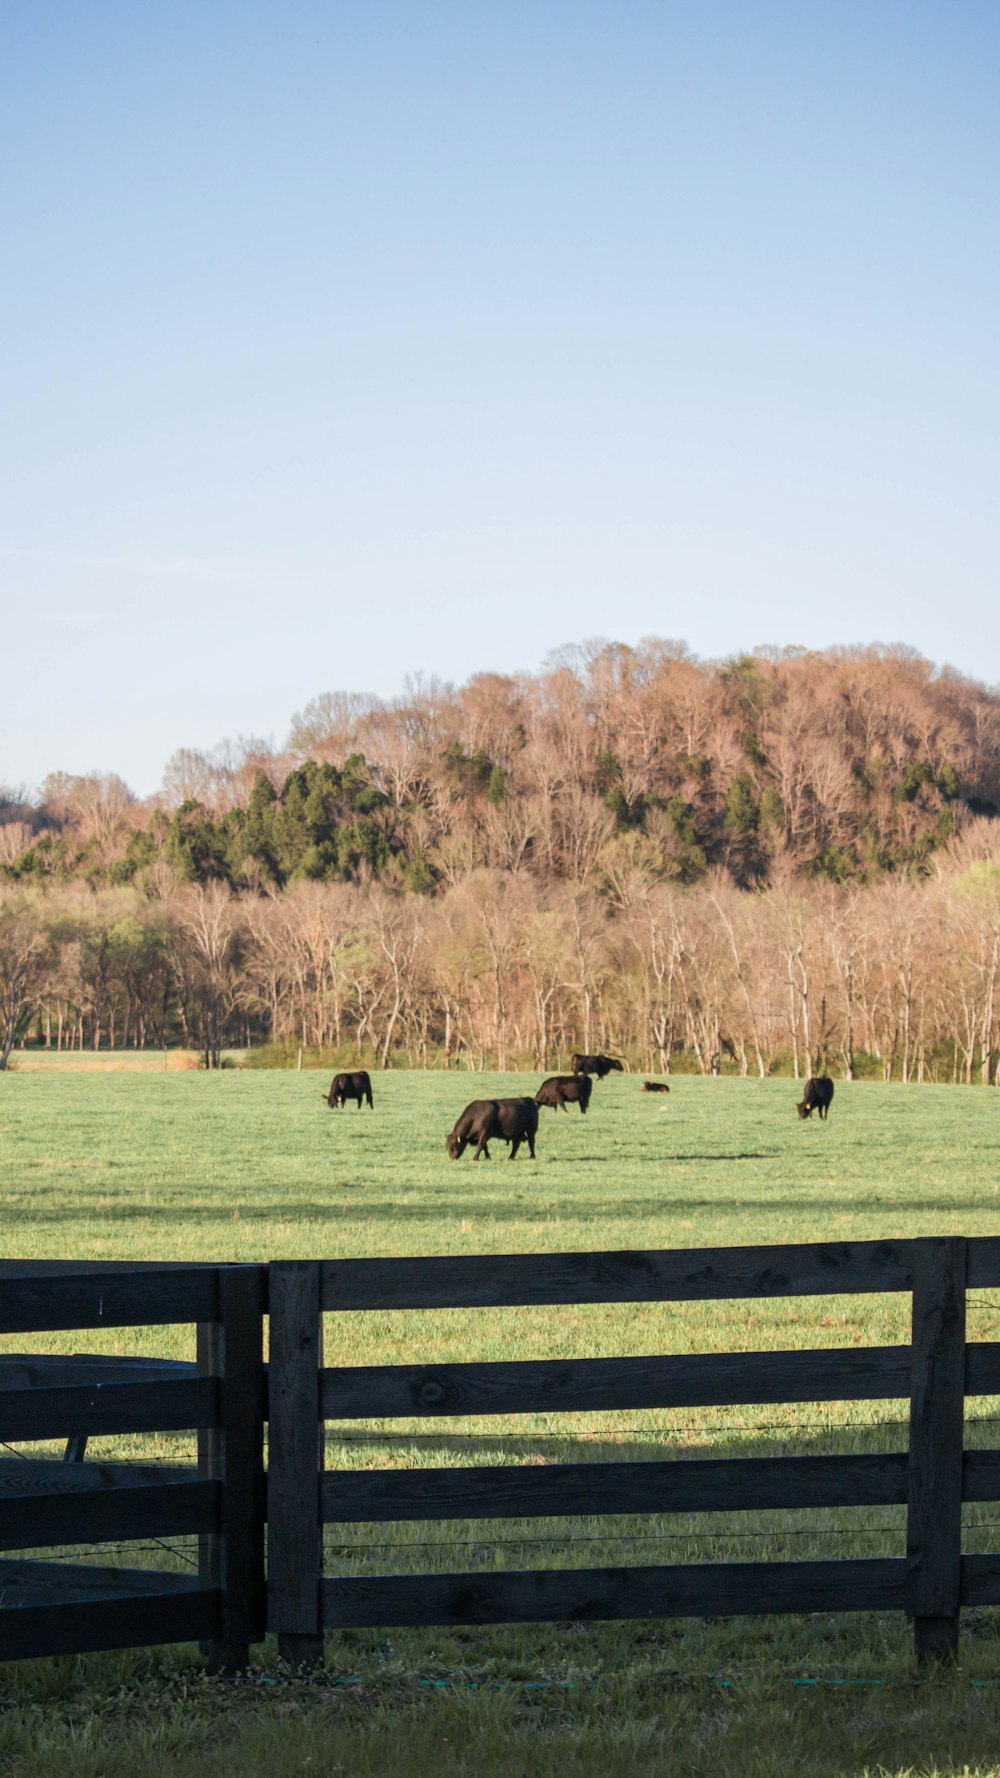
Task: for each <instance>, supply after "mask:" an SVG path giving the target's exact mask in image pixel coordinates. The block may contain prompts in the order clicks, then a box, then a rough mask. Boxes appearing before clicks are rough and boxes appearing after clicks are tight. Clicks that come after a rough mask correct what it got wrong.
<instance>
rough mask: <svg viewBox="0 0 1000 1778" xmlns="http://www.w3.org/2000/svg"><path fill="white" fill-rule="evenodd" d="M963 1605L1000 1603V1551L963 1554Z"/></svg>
mask: <svg viewBox="0 0 1000 1778" xmlns="http://www.w3.org/2000/svg"><path fill="white" fill-rule="evenodd" d="M961 1577H962V1580H961V1586H962V1604H963V1605H1000V1553H987V1554H983V1555H979V1556H963V1557H962V1562H961Z"/></svg>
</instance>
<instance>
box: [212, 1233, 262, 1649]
mask: <svg viewBox="0 0 1000 1778" xmlns="http://www.w3.org/2000/svg"><path fill="white" fill-rule="evenodd" d="M218 1276H219V1320H218V1323H208V1324H204V1331H203V1328H202V1327H199V1339H198V1358H199V1363H200V1364H203V1365H204V1368H205V1369H206V1370H210V1371H211V1372H212V1374H215V1375H217V1376H218V1377H219V1424H218V1427H217V1428H214V1429H212V1432H211V1433H210V1434H209V1436H208V1437H206V1438H205V1439H204V1441H202V1440H199V1467H201V1465H202V1462H203V1461H204V1462H205V1466H206V1467H207V1468H208V1469H209V1473H212V1474H214V1475H216V1476H218V1477H219V1479H220V1480H221V1482H222V1508H221V1522H220V1527H219V1533H218V1535H217V1536H215V1537H212V1538H206V1539H205V1540H204V1543H203V1546H202V1551H201V1561H200V1566H201V1572H202V1577H203V1579H204V1580H205V1582H206V1584H208V1585H214V1586H219V1587H221V1590H222V1613H221V1624H220V1634H219V1640H218V1642H213V1643H210V1644H209V1645H208V1647H207V1648H206V1649H205V1650H204V1652H205V1653H206V1654H207V1656H208V1664H209V1668H210V1670H211V1671H212V1672H216V1673H232V1672H238V1671H239V1669H240V1668H243V1667H246V1666H247V1665H248V1664H249V1660H250V1644H251V1643H252V1642H259V1641H260V1640H262V1638H263V1636H264V1634H265V1628H266V1615H267V1614H266V1591H265V1579H264V1401H263V1374H264V1373H263V1331H264V1286H265V1279H266V1273H265V1272H264V1268H263V1267H262V1266H234V1267H229V1266H225V1267H221V1268H220V1270H219V1274H218ZM203 1453H204V1458H203Z"/></svg>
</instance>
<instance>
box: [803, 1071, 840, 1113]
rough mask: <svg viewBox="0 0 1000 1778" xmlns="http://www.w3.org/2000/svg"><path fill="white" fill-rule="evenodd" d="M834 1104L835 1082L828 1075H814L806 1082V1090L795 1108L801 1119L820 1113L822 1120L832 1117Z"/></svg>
mask: <svg viewBox="0 0 1000 1778" xmlns="http://www.w3.org/2000/svg"><path fill="white" fill-rule="evenodd" d="M832 1102H833V1081H832V1080H831V1079H830V1076H829V1075H828V1074H814V1075H811V1076H810V1078H809V1079H808V1080H807V1081H806V1090H805V1092H804V1093H803V1095H802V1098H801V1099H800V1101H799V1103H798V1105H797V1106H796V1107H795V1109H796V1111H797V1112H798V1114H799V1116H800V1117H809V1116H811V1114H812V1113H813V1112H814V1111H818V1112H819V1115H820V1117H821V1118H827V1117H828V1116H829V1115H830V1106H831V1104H832Z"/></svg>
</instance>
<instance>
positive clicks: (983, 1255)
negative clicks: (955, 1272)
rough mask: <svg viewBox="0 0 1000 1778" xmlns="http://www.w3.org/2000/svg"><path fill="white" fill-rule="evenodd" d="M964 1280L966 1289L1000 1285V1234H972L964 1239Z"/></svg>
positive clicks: (994, 1288)
mask: <svg viewBox="0 0 1000 1778" xmlns="http://www.w3.org/2000/svg"><path fill="white" fill-rule="evenodd" d="M965 1282H966V1288H967V1289H968V1290H991V1289H992V1290H996V1289H997V1288H998V1287H1000V1235H974V1236H973V1237H972V1239H971V1240H967V1241H966V1243H965Z"/></svg>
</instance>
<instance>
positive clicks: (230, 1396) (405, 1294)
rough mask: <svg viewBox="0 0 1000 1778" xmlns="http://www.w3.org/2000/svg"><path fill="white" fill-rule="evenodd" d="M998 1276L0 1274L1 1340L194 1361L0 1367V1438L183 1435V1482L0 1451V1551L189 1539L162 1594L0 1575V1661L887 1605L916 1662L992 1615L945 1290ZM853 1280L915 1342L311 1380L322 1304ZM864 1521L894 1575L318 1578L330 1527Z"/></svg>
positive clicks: (961, 1243)
mask: <svg viewBox="0 0 1000 1778" xmlns="http://www.w3.org/2000/svg"><path fill="white" fill-rule="evenodd" d="M996 1286H1000V1239H998V1238H995V1237H989V1238H977V1239H971V1240H965V1239H962V1238H960V1237H951V1236H949V1237H927V1238H921V1239H917V1240H904V1241H890V1242H856V1243H829V1244H823V1243H812V1244H802V1245H796V1246H788V1247H757V1248H730V1249H726V1248H721V1249H713V1250H691V1251H679V1252H635V1253H628V1252H625V1253H573V1254H531V1255H503V1256H497V1257H486V1256H480V1257H474V1258H472V1259H469V1258H463V1259H461V1260H456V1259H451V1258H428V1259H397V1260H388V1259H385V1260H383V1259H374V1260H337V1261H319V1260H307V1261H275V1262H272V1263H271V1264H270V1265H267V1266H266V1265H249V1266H177V1265H173V1266H158V1267H151V1266H147V1267H142V1266H137V1265H133V1264H131V1263H130V1264H127V1265H111V1264H101V1265H100V1266H93V1267H88V1266H86V1265H84V1264H83V1263H78V1262H72V1263H68V1264H66V1265H54V1264H48V1263H47V1262H3V1263H2V1264H0V1331H2V1332H6V1333H8V1334H21V1333H27V1332H38V1331H42V1330H44V1329H50V1330H64V1329H67V1328H82V1329H87V1328H94V1327H114V1326H156V1325H175V1324H177V1323H183V1322H192V1323H194V1324H195V1325H196V1327H197V1353H198V1358H197V1363H196V1364H195V1365H179V1364H170V1363H166V1362H164V1361H161V1360H155V1359H154V1360H144V1361H142V1360H140V1361H137V1360H118V1359H102V1358H87V1357H80V1358H55V1357H44V1356H37V1355H36V1356H32V1355H14V1356H13V1357H6V1358H0V1440H3V1441H5V1442H7V1443H8V1444H9V1443H11V1442H12V1441H17V1440H42V1439H48V1438H56V1437H58V1438H65V1437H69V1438H70V1440H71V1444H70V1447H69V1449H68V1454H69V1451H72V1453H73V1454H75V1455H76V1456H78V1457H79V1456H82V1453H83V1450H84V1447H85V1443H86V1439H87V1438H88V1437H91V1436H96V1435H98V1434H104V1435H107V1434H122V1433H134V1434H142V1433H147V1432H152V1431H164V1430H178V1429H188V1430H191V1431H192V1433H194V1434H196V1436H197V1441H198V1464H197V1467H190V1468H187V1469H178V1470H171V1471H165V1470H163V1469H162V1468H157V1466H155V1465H150V1464H148V1463H146V1464H143V1463H135V1464H122V1463H117V1462H116V1463H86V1462H62V1463H59V1462H55V1461H52V1460H48V1459H41V1458H32V1459H30V1460H29V1459H24V1458H22V1459H18V1458H13V1459H9V1460H6V1461H3V1462H0V1549H2V1550H4V1551H12V1550H20V1551H38V1550H42V1549H44V1548H46V1547H48V1546H51V1547H53V1548H55V1547H57V1546H59V1545H67V1544H70V1543H72V1544H74V1545H76V1546H83V1545H86V1544H88V1543H94V1544H97V1543H101V1542H104V1541H106V1540H108V1539H116V1540H120V1541H121V1542H123V1543H124V1544H126V1546H127V1545H128V1543H129V1542H130V1541H133V1542H134V1541H137V1540H139V1539H142V1538H146V1539H149V1538H161V1537H164V1536H169V1535H174V1534H176V1535H181V1534H188V1535H192V1536H196V1537H197V1538H198V1540H199V1558H198V1572H197V1574H191V1575H183V1574H176V1573H167V1572H162V1571H157V1570H150V1569H134V1568H113V1567H100V1568H98V1567H90V1566H87V1565H84V1564H81V1563H79V1562H75V1563H66V1562H63V1561H60V1560H57V1559H52V1560H48V1561H39V1560H37V1559H36V1558H34V1557H33V1558H31V1559H24V1558H23V1557H22V1558H20V1559H16V1558H12V1557H6V1556H5V1557H4V1558H2V1559H0V1658H12V1657H13V1656H15V1655H21V1654H39V1653H55V1652H61V1651H75V1650H82V1649H88V1648H100V1647H114V1646H126V1645H130V1644H144V1643H153V1642H159V1641H170V1640H175V1639H186V1638H190V1637H196V1638H198V1639H199V1640H200V1641H201V1642H202V1644H203V1646H204V1647H205V1649H206V1651H207V1652H208V1654H209V1658H210V1661H211V1662H212V1663H213V1664H214V1665H215V1666H217V1667H228V1668H233V1667H238V1666H241V1665H243V1664H245V1663H246V1661H247V1659H248V1656H249V1649H250V1646H251V1645H252V1644H253V1643H254V1642H255V1641H258V1640H260V1638H261V1637H262V1636H263V1635H264V1633H265V1629H266V1628H269V1629H271V1630H272V1631H274V1632H276V1633H277V1636H278V1640H279V1647H280V1650H281V1653H282V1654H283V1656H284V1657H285V1658H286V1659H288V1660H290V1661H293V1662H300V1663H301V1662H306V1661H315V1660H318V1659H319V1658H320V1657H321V1654H322V1647H323V1633H324V1630H326V1629H329V1628H347V1627H351V1628H357V1627H365V1626H381V1625H386V1626H388V1625H401V1624H444V1623H454V1624H491V1623H502V1622H508V1621H525V1622H537V1621H542V1620H546V1619H556V1620H562V1619H573V1620H580V1621H583V1620H589V1619H594V1620H597V1619H601V1618H622V1617H666V1616H690V1615H699V1614H711V1615H737V1614H742V1613H757V1612H809V1611H828V1610H829V1611H852V1610H853V1611H857V1610H897V1611H905V1612H906V1613H908V1614H909V1616H911V1617H912V1619H913V1623H914V1633H915V1640H916V1647H917V1652H918V1655H919V1656H920V1657H921V1658H927V1657H929V1656H932V1655H935V1656H950V1655H953V1654H954V1652H955V1649H956V1647H957V1638H958V1626H959V1614H960V1610H961V1607H962V1606H963V1605H995V1604H1000V1554H980V1555H965V1556H963V1555H962V1546H961V1519H962V1505H963V1502H969V1501H976V1502H984V1501H991V1500H1000V1450H969V1451H965V1450H964V1449H963V1421H964V1414H965V1400H966V1397H967V1396H977V1395H1000V1343H994V1342H976V1343H973V1344H970V1343H968V1342H967V1340H966V1329H965V1303H966V1295H967V1291H968V1289H969V1288H970V1287H975V1288H989V1287H996ZM876 1291H877V1292H887V1291H892V1292H898V1293H905V1294H907V1295H909V1296H910V1298H911V1302H912V1327H911V1339H910V1343H909V1344H908V1345H900V1346H883V1347H869V1348H855V1347H851V1348H846V1349H845V1348H835V1349H830V1350H817V1351H778V1352H766V1351H765V1352H740V1353H695V1354H682V1355H676V1356H651V1357H624V1358H623V1357H584V1358H580V1359H539V1360H512V1361H507V1362H487V1363H483V1362H476V1363H468V1364H455V1363H437V1362H434V1363H421V1362H419V1358H420V1354H419V1351H416V1350H415V1351H414V1352H413V1353H412V1354H411V1356H412V1359H413V1362H410V1363H406V1364H391V1365H387V1364H376V1365H358V1364H351V1365H327V1364H325V1363H324V1353H323V1324H324V1315H325V1314H328V1313H337V1314H339V1313H341V1312H343V1313H346V1314H348V1315H350V1313H351V1312H353V1311H364V1310H371V1309H378V1310H385V1309H391V1310H393V1311H398V1312H399V1313H400V1314H401V1315H403V1316H405V1315H406V1314H407V1312H408V1311H410V1310H428V1309H442V1310H447V1309H455V1308H470V1307H486V1306H510V1307H517V1306H523V1305H529V1304H530V1305H537V1306H545V1305H556V1304H583V1303H637V1302H698V1301H704V1302H707V1303H711V1302H718V1301H720V1300H724V1299H726V1298H732V1299H737V1298H762V1299H773V1298H780V1297H782V1296H801V1295H808V1294H817V1295H823V1296H832V1295H844V1294H852V1295H853V1294H856V1293H871V1292H876ZM268 1315H269V1316H270V1329H269V1340H270V1354H269V1364H268V1366H266V1367H265V1365H264V1363H263V1351H264V1323H265V1319H266V1317H267V1316H268ZM348 1325H349V1323H348ZM418 1325H419V1327H420V1328H423V1329H425V1328H426V1325H427V1324H426V1319H425V1318H424V1317H422V1318H421V1321H420V1323H419V1324H418ZM414 1338H416V1336H414ZM878 1400H902V1401H907V1402H908V1413H909V1418H908V1427H909V1436H908V1441H907V1448H906V1449H905V1450H898V1451H893V1452H888V1453H875V1454H865V1453H855V1454H844V1455H836V1456H832V1455H831V1456H827V1455H823V1456H797V1455H788V1456H749V1457H739V1458H732V1457H726V1458H719V1459H698V1460H692V1459H690V1458H686V1457H673V1456H670V1455H669V1454H666V1453H665V1454H664V1456H663V1457H662V1458H658V1459H656V1460H655V1461H641V1462H621V1463H616V1462H604V1461H602V1462H595V1463H578V1462H572V1463H571V1462H567V1463H554V1464H546V1465H543V1466H536V1465H530V1464H529V1465H510V1466H507V1465H500V1466H468V1467H464V1468H462V1467H448V1468H440V1467H439V1468H435V1467H430V1466H428V1467H424V1468H419V1469H412V1468H407V1469H384V1470H363V1471H358V1470H343V1469H335V1470H324V1450H325V1443H326V1437H325V1426H326V1422H327V1421H331V1420H332V1421H342V1422H345V1423H346V1422H352V1421H356V1420H359V1419H364V1420H370V1419H377V1420H393V1419H405V1420H429V1421H432V1422H434V1423H436V1424H440V1421H441V1420H442V1418H448V1417H457V1416H466V1415H488V1416H518V1415H525V1414H536V1413H544V1414H559V1413H567V1412H572V1413H579V1412H583V1411H588V1410H594V1409H598V1410H607V1409H616V1410H617V1409H660V1408H687V1407H709V1406H721V1405H743V1404H746V1405H752V1404H762V1403H795V1402H807V1401H823V1402H832V1401H859V1402H860V1401H878ZM265 1420H267V1421H269V1436H268V1447H269V1467H268V1470H267V1473H266V1474H265V1469H264V1460H263V1435H264V1424H265ZM789 1430H790V1431H793V1426H790V1428H789ZM871 1506H886V1507H896V1508H901V1507H902V1508H905V1522H906V1543H905V1551H904V1550H903V1549H902V1548H901V1552H900V1554H899V1555H898V1556H890V1557H883V1558H878V1559H859V1558H849V1559H845V1560H841V1561H813V1560H810V1561H801V1562H788V1561H774V1562H697V1563H688V1564H666V1563H665V1564H662V1565H656V1566H621V1567H586V1568H584V1567H580V1568H558V1569H551V1568H550V1569H545V1568H539V1569H529V1570H515V1571H510V1572H494V1571H489V1572H485V1573H478V1572H477V1573H464V1572H456V1573H452V1574H441V1573H434V1574H418V1575H412V1574H384V1575H375V1576H371V1575H364V1576H347V1577H338V1578H332V1577H328V1576H326V1575H325V1574H324V1572H323V1535H324V1527H326V1526H330V1525H337V1524H343V1525H345V1526H346V1525H348V1524H368V1523H370V1524H379V1523H389V1522H400V1523H402V1524H406V1523H412V1524H420V1523H427V1522H430V1521H435V1520H449V1521H452V1520H461V1519H469V1520H492V1521H497V1520H505V1519H533V1518H570V1519H571V1518H573V1517H574V1516H587V1517H589V1518H592V1517H595V1516H600V1515H606V1516H608V1517H609V1518H610V1517H613V1516H614V1515H650V1516H653V1515H655V1516H663V1515H665V1514H674V1513H697V1514H705V1515H711V1514H716V1513H723V1512H734V1511H736V1512H745V1511H752V1512H756V1511H768V1510H773V1509H778V1510H781V1511H795V1510H804V1511H805V1512H806V1513H808V1512H809V1511H812V1510H820V1509H825V1508H839V1507H871ZM265 1530H266V1542H267V1550H268V1571H267V1575H266V1579H265V1565H264V1550H265ZM415 1547H416V1548H418V1549H419V1543H417V1544H416V1545H415Z"/></svg>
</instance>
